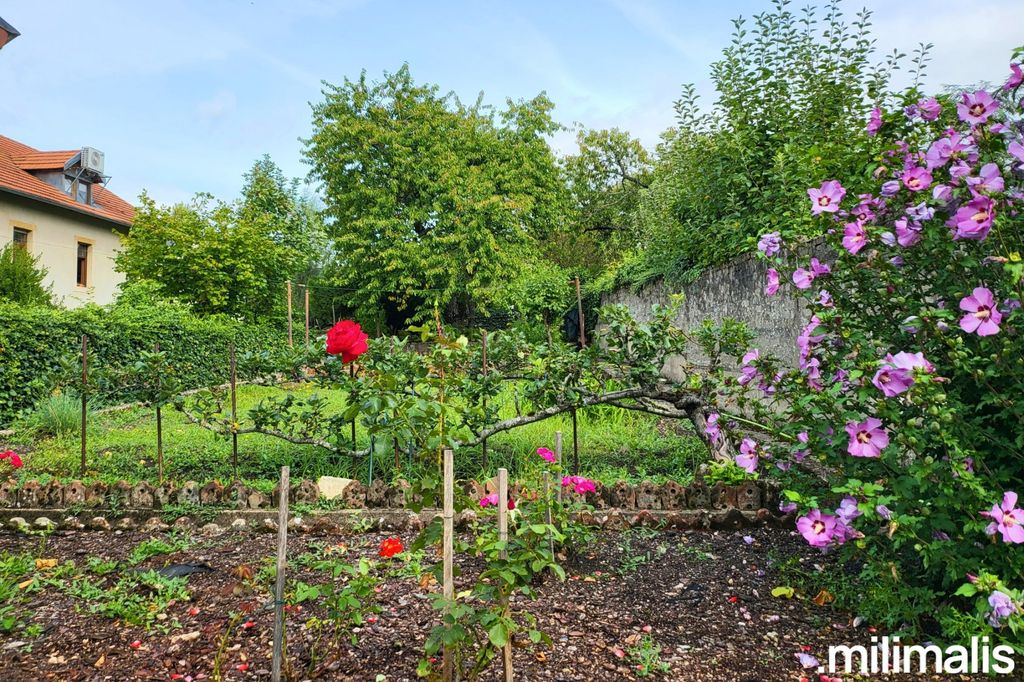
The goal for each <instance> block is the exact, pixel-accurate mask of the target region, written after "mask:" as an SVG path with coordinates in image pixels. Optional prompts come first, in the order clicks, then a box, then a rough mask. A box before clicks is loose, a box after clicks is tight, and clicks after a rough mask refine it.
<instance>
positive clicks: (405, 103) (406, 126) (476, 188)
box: [305, 66, 566, 323]
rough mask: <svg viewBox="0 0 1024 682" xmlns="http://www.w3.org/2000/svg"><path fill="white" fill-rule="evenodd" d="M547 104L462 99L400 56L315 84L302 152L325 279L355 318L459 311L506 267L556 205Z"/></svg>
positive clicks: (562, 202)
mask: <svg viewBox="0 0 1024 682" xmlns="http://www.w3.org/2000/svg"><path fill="white" fill-rule="evenodd" d="M552 108H553V104H552V103H551V102H550V100H548V99H547V97H545V96H544V95H543V94H542V95H538V96H537V97H535V98H533V99H532V100H529V101H520V102H513V101H509V102H507V103H506V108H505V109H504V110H502V111H500V112H496V111H495V110H494V109H493V108H491V107H488V106H484V105H483V104H482V101H481V100H480V99H478V100H477V101H476V102H475V103H474V104H473V105H465V104H463V103H462V102H460V101H459V100H458V98H456V97H455V96H454V95H452V94H447V95H442V94H441V93H440V92H439V89H438V87H437V86H435V85H420V84H417V83H415V82H414V80H413V78H412V75H411V74H410V71H409V68H408V66H403V67H402V68H401V69H399V70H398V71H397V72H395V73H391V74H385V75H384V78H383V80H381V81H379V82H370V81H368V80H367V77H366V73H365V72H364V73H363V74H362V75H361V76H360V77H359V78H358V79H357V80H354V81H352V80H348V79H346V80H345V82H344V83H343V84H342V85H337V86H336V85H328V86H326V89H325V90H324V100H323V101H322V102H320V103H318V104H315V105H314V106H313V134H312V136H311V137H310V138H309V139H308V140H306V141H305V144H306V149H305V154H306V158H307V160H308V162H309V163H310V165H311V166H312V172H311V174H312V177H314V178H315V179H317V180H318V181H319V182H321V183H322V185H323V189H324V192H325V202H326V211H327V213H328V215H329V216H330V218H331V219H332V220H333V222H332V225H331V231H332V233H333V237H334V241H335V245H336V259H337V260H336V262H335V263H334V267H333V272H334V279H335V281H334V283H335V284H336V285H337V286H338V287H340V288H344V289H346V290H351V292H352V293H351V296H350V299H349V301H348V304H349V305H350V306H351V307H352V308H354V309H355V310H356V311H357V312H358V314H359V315H360V316H361V317H364V318H371V317H378V316H379V315H380V311H381V310H387V311H389V312H390V313H392V314H393V319H394V320H396V321H397V322H398V323H401V321H402V318H422V317H424V316H426V315H429V313H430V311H431V310H432V309H433V308H435V307H437V308H440V309H442V310H443V311H445V312H446V313H448V314H449V316H454V317H461V316H464V315H465V314H467V313H468V312H470V311H472V310H474V309H481V308H482V309H486V308H487V307H488V305H489V304H490V303H491V302H492V300H493V298H494V297H495V294H496V293H497V292H498V291H500V289H501V288H502V287H503V286H504V284H505V283H506V282H507V281H508V280H509V279H511V278H514V277H515V276H517V274H518V273H519V272H520V271H521V269H522V268H523V267H524V263H526V262H527V261H528V260H529V258H528V256H529V255H530V254H532V253H533V252H534V251H535V250H536V244H537V240H540V239H544V238H546V237H547V236H548V235H549V234H550V233H551V232H552V230H553V229H554V228H555V227H556V226H557V224H558V223H559V221H560V220H561V219H562V217H563V215H564V212H565V207H566V192H565V185H564V182H563V180H562V176H561V172H560V169H559V167H558V164H557V161H556V159H555V157H554V155H553V154H552V152H551V149H550V148H549V146H548V144H547V141H546V139H545V138H546V136H547V135H549V134H550V133H552V132H554V131H555V130H557V129H558V125H557V124H556V123H555V122H554V121H553V120H552V118H551V110H552ZM378 319H379V317H378Z"/></svg>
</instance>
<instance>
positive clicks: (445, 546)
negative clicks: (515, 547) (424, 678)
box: [441, 449, 455, 682]
mask: <svg viewBox="0 0 1024 682" xmlns="http://www.w3.org/2000/svg"><path fill="white" fill-rule="evenodd" d="M443 504H444V510H443V516H442V521H443V528H444V530H443V537H442V545H441V551H442V556H443V559H442V561H443V564H444V567H443V568H444V572H443V574H442V580H443V581H444V585H443V589H444V601H445V607H444V613H445V615H446V616H447V615H448V614H449V613H450V612H451V608H452V602H453V601H454V600H455V580H454V578H453V572H452V563H453V561H454V550H453V543H454V535H455V533H454V526H455V456H454V454H453V453H452V451H451V450H448V449H446V450H445V451H444V503H443ZM443 656H444V659H443V663H442V668H441V679H442V680H443V682H452V681H453V680H454V672H455V661H454V660H453V657H452V652H451V648H450V647H448V646H447V645H446V646H445V647H444V654H443Z"/></svg>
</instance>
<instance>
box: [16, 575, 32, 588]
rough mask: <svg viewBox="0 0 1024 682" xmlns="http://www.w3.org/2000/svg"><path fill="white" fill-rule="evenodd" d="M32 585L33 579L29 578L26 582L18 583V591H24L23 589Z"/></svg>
mask: <svg viewBox="0 0 1024 682" xmlns="http://www.w3.org/2000/svg"><path fill="white" fill-rule="evenodd" d="M32 583H33V579H32V578H29V579H28V580H26V581H24V582H20V583H18V589H19V590H24V589H26V588H28V586H29V585H31V584H32Z"/></svg>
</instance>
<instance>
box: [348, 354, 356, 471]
mask: <svg viewBox="0 0 1024 682" xmlns="http://www.w3.org/2000/svg"><path fill="white" fill-rule="evenodd" d="M348 375H349V376H350V377H352V378H353V379H355V378H356V363H355V362H353V363H352V364H351V365H349V366H348ZM355 450H356V418H355V417H352V451H353V452H355Z"/></svg>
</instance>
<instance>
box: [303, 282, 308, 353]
mask: <svg viewBox="0 0 1024 682" xmlns="http://www.w3.org/2000/svg"><path fill="white" fill-rule="evenodd" d="M302 291H303V293H304V295H305V298H306V303H305V305H306V350H309V286H307V285H305V284H304V285H302Z"/></svg>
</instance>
